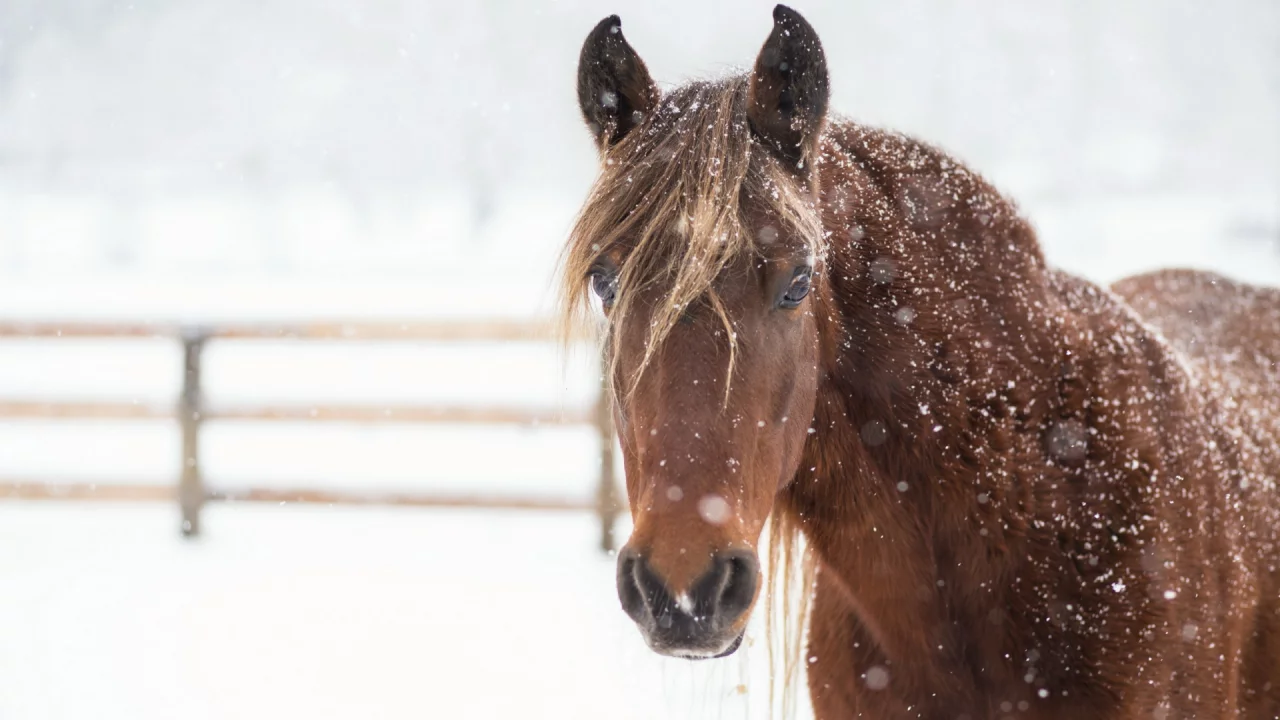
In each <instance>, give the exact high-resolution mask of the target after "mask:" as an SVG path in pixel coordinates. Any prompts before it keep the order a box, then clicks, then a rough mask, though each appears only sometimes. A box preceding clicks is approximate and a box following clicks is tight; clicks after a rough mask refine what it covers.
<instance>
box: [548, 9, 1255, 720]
mask: <svg viewBox="0 0 1280 720" xmlns="http://www.w3.org/2000/svg"><path fill="white" fill-rule="evenodd" d="M780 12H781V11H775V20H776V21H777V24H776V25H775V35H776V29H777V27H779V26H783V25H785V24H786V23H791V25H790V26H789V27H790V28H791V30H792V31H793V32H792V33H791V34H789V35H788V37H794V36H797V35H798V36H799V37H800V38H801V39H802V41H803V43H809V35H810V34H811V28H808V26H807V24H804V23H803V20H800V21H799V23H800V24H796V20H794V18H798V16H796V15H794V13H790V11H787V14H784V15H783V16H782V19H779V17H780V15H779V13H780ZM775 39H776V38H775V36H771V37H770V40H771V41H773V40H775ZM589 42H590V39H589ZM803 43H802V45H803V48H802V49H804V50H805V51H806V52H807V53H809V54H808V55H807V56H805V59H806V63H800V66H801V67H806V68H810V69H812V68H817V69H818V70H819V71H820V72H821V73H823V74H824V75H823V77H824V83H823V84H821V89H822V90H823V92H824V93H825V64H824V63H823V62H822V58H821V49H820V47H818V46H817V44H816V35H812V42H811V43H809V44H807V45H804V44H803ZM765 49H766V50H768V49H769V44H768V42H766V46H765ZM815 53H816V54H815ZM585 55H586V51H585V50H584V56H585ZM760 67H761V63H760V61H758V62H757V70H756V72H755V73H754V74H753V76H752V78H750V79H747V80H734V79H731V80H728V81H725V82H723V83H719V84H694V85H690V86H686V87H684V88H680V89H677V90H675V91H673V92H672V93H671V94H670V95H669V96H668V97H669V98H671V97H674V98H678V102H679V103H680V104H681V105H683V106H684V107H685V108H687V107H689V106H690V104H691V101H693V100H697V101H699V106H700V107H713V108H715V110H714V112H716V113H727V114H728V117H725V118H721V119H722V120H724V121H725V122H723V123H722V124H721V125H718V126H717V127H720V128H721V129H722V130H723V131H724V132H727V133H729V134H730V136H731V138H730V139H733V140H734V142H738V141H739V140H741V138H742V137H747V136H744V135H742V133H751V135H750V140H749V142H746V143H745V147H738V146H737V145H735V144H734V142H730V143H727V144H726V143H721V144H717V145H714V147H717V148H720V151H721V152H727V151H728V150H726V148H733V150H732V151H733V152H744V153H747V154H746V155H745V160H743V159H742V158H736V159H731V158H723V157H721V158H715V157H708V156H707V155H705V154H702V155H697V154H694V155H689V156H681V155H676V156H670V155H665V156H654V155H653V153H654V152H656V151H657V149H658V148H662V147H667V146H666V145H664V144H663V142H664V140H663V139H664V138H667V137H669V136H668V135H666V133H671V132H672V131H673V127H675V126H674V125H673V124H672V123H671V122H670V121H669V120H663V119H662V117H661V116H662V113H661V112H660V111H659V112H655V113H652V114H651V115H650V116H647V117H646V119H644V121H643V122H641V123H640V124H639V125H638V126H637V127H636V128H635V130H634V131H632V133H631V134H630V135H628V136H625V137H623V138H621V139H620V142H619V143H618V144H617V146H616V149H611V147H610V146H607V145H606V146H605V147H603V148H602V150H603V151H604V160H605V171H604V175H603V176H602V179H601V181H600V183H598V184H597V187H596V189H595V190H594V191H593V200H591V201H589V203H588V207H587V208H586V209H584V213H583V218H582V219H581V220H580V222H579V226H578V228H577V230H576V231H575V240H574V241H573V243H572V244H571V246H570V249H569V251H568V253H567V260H566V268H567V269H568V272H567V275H566V282H567V283H568V286H569V290H568V296H569V298H570V299H571V300H574V301H580V300H581V299H582V296H583V294H582V292H581V290H580V288H581V287H582V283H583V278H584V276H586V275H588V274H590V273H592V272H595V271H596V270H593V268H599V267H601V266H602V264H605V265H610V266H612V267H615V268H617V271H618V275H619V278H620V282H619V285H618V297H619V300H618V302H619V305H618V306H616V307H615V309H614V311H613V312H614V313H615V314H613V315H611V318H610V329H609V343H608V347H609V352H610V353H611V355H612V358H613V364H614V376H615V383H621V384H622V385H629V386H630V388H631V391H630V392H628V393H624V394H623V395H621V396H620V397H619V402H618V404H617V412H616V414H617V420H618V428H619V436H620V439H621V441H622V449H623V457H624V461H625V466H626V476H627V489H628V496H629V498H630V500H631V508H632V514H633V517H634V518H635V523H636V525H635V533H634V534H633V536H632V538H631V540H630V542H629V543H628V546H629V548H631V549H632V550H633V551H635V552H637V553H641V554H642V555H643V556H644V557H646V558H647V559H648V562H649V564H650V566H652V568H653V570H654V571H655V572H656V573H657V574H658V575H659V576H660V577H661V578H662V579H663V582H664V583H665V585H666V587H667V588H668V589H669V591H670V592H671V593H673V594H675V593H678V592H680V591H682V590H683V589H685V588H688V587H689V586H690V584H691V583H692V582H693V581H694V579H695V578H697V577H699V575H700V574H701V573H703V572H704V570H705V567H706V565H707V563H708V557H710V556H711V555H712V554H713V553H715V552H719V551H722V550H725V549H726V548H752V549H754V547H755V546H756V544H757V542H758V539H759V536H760V532H761V528H762V527H763V525H764V522H765V519H766V517H767V516H768V515H769V514H770V513H771V512H772V513H773V514H774V516H775V519H777V520H778V521H780V522H782V523H785V524H794V525H796V526H798V527H800V528H801V529H802V531H803V533H804V535H805V538H806V540H807V542H808V544H809V546H810V548H811V549H812V551H813V553H814V556H815V558H816V562H817V570H818V575H817V585H816V591H815V595H814V597H813V608H812V613H811V616H810V625H809V648H808V650H807V651H806V653H805V656H806V657H808V658H810V662H809V664H808V674H809V687H810V692H811V696H812V699H813V705H814V708H815V711H816V713H817V716H818V717H819V718H821V719H823V720H829V719H833V718H853V717H870V718H896V717H921V718H957V717H969V718H971V719H973V720H977V719H979V718H989V717H1002V716H1006V715H1007V716H1012V717H1035V718H1077V717H1081V718H1083V717H1089V718H1134V719H1136V718H1152V717H1154V718H1165V719H1170V718H1191V717H1197V718H1215V717H1221V718H1227V717H1246V718H1274V717H1277V715H1278V714H1280V570H1277V563H1278V562H1280V546H1278V544H1277V543H1278V541H1280V538H1278V537H1277V533H1278V530H1277V528H1278V527H1280V490H1277V488H1276V481H1277V479H1280V399H1278V395H1277V390H1276V387H1277V380H1280V293H1277V292H1276V291H1271V290H1262V289H1258V288H1249V287H1245V286H1241V285H1237V284H1234V283H1231V282H1230V281H1227V280H1225V279H1222V278H1217V277H1215V276H1211V275H1207V274H1200V273H1191V272H1183V273H1165V274H1156V275H1151V276H1144V277H1140V278H1134V279H1131V280H1127V281H1124V282H1122V283H1119V284H1118V285H1117V286H1116V288H1115V292H1116V293H1117V294H1112V293H1110V292H1108V291H1105V290H1102V289H1099V288H1098V287H1096V286H1094V285H1092V284H1090V283H1088V282H1085V281H1083V280H1080V279H1077V278H1074V277H1071V276H1069V275H1066V274H1063V273H1060V272H1057V271H1054V270H1052V269H1049V268H1047V267H1046V265H1045V262H1044V259H1043V256H1042V254H1041V252H1040V249H1039V247H1038V244H1037V242H1036V239H1035V235H1034V233H1033V231H1032V230H1031V228H1030V226H1029V225H1028V224H1027V223H1026V222H1025V221H1024V220H1023V219H1022V218H1021V217H1020V216H1019V215H1018V213H1017V211H1016V209H1015V208H1014V207H1013V205H1012V204H1011V203H1010V202H1008V201H1007V200H1005V199H1004V198H1003V197H1001V196H1000V194H999V193H997V192H996V191H995V190H994V189H992V188H991V187H990V186H989V185H988V184H987V183H986V182H985V181H983V180H982V179H981V178H980V177H978V176H977V175H976V174H974V173H972V172H971V171H969V170H967V169H966V168H964V167H963V166H962V165H960V164H959V163H958V162H956V161H955V160H953V159H951V158H948V157H947V156H946V155H944V154H942V153H941V152H939V151H937V150H935V149H933V148H931V147H929V146H927V145H924V144H922V143H919V142H917V141H914V140H911V139H909V138H906V137H903V136H901V135H897V134H894V133H887V132H882V131H878V130H872V129H868V128H865V127H861V126H858V125H856V124H853V123H849V122H825V121H823V118H822V117H821V113H820V112H819V113H818V116H819V117H818V119H819V122H817V123H816V124H814V123H813V122H812V117H813V115H812V112H811V110H812V108H813V107H814V105H810V106H809V107H808V108H806V107H805V106H803V104H802V105H801V106H800V107H798V108H793V109H791V110H788V112H793V113H794V115H795V117H796V118H798V120H797V122H795V123H794V124H792V125H785V124H782V125H779V124H778V123H777V122H774V120H769V118H765V119H766V120H769V122H757V116H758V115H759V114H760V113H761V112H764V111H769V112H772V111H773V108H774V106H768V107H766V108H765V110H764V111H762V110H761V109H760V108H758V107H757V104H756V103H754V102H750V103H749V102H747V98H754V97H758V96H759V95H758V94H753V92H754V90H753V88H756V87H757V86H760V85H761V83H766V84H767V85H768V87H771V88H774V89H775V90H776V89H777V88H779V87H781V88H782V89H783V91H784V96H785V92H786V89H787V87H788V83H795V82H799V83H800V84H801V85H802V86H803V87H807V88H811V89H812V88H817V87H819V84H816V83H815V82H813V79H812V78H808V79H807V80H806V79H805V78H794V77H782V78H781V79H779V78H778V77H773V78H764V79H763V80H762V79H761V77H760V75H759V69H760ZM646 77H647V76H646ZM587 95H588V96H591V93H587ZM792 97H794V96H792ZM820 99H821V103H820V104H821V107H822V108H825V95H823V96H822V97H821V98H820ZM784 105H785V104H784ZM777 107H783V105H778V106H777ZM584 112H587V111H586V110H584ZM587 114H588V115H589V113H587ZM743 119H746V120H749V122H745V123H744V122H743ZM775 120H776V119H775ZM704 125H705V123H695V124H693V125H692V126H691V127H692V128H694V129H695V130H693V131H696V128H699V127H703V126H704ZM748 126H749V128H750V129H747V127H748ZM771 127H774V128H787V127H789V128H791V129H792V130H795V131H797V132H799V133H800V136H799V138H798V141H797V142H796V143H795V144H794V145H792V146H793V147H799V148H805V147H809V146H812V147H813V148H815V151H814V156H813V157H814V161H813V162H808V163H806V162H799V163H794V156H793V155H791V154H790V153H789V152H786V151H784V150H783V149H780V147H782V146H783V145H785V143H780V142H779V137H778V136H777V135H776V133H775V135H774V136H771V137H760V135H761V133H766V134H767V133H769V132H771V131H770V130H769V128H771ZM734 133H737V134H736V135H735V134H734ZM633 137H634V138H643V137H647V138H649V141H648V143H647V144H641V143H640V142H639V141H638V140H637V141H635V142H634V143H633V139H632V138H633ZM788 141H789V140H788ZM682 142H685V143H686V145H685V146H683V147H687V148H690V149H693V150H698V149H701V150H703V151H705V150H706V149H707V148H708V147H711V145H708V144H705V143H703V144H693V145H688V143H689V142H690V141H689V139H688V138H685V139H684V140H683V141H682ZM655 157H657V158H660V159H661V161H662V162H667V163H671V164H674V165H678V166H680V167H681V168H684V169H685V171H687V170H688V169H690V168H705V167H707V166H708V164H709V163H710V164H712V165H714V163H713V161H725V160H733V161H734V162H739V161H741V162H745V163H746V165H745V167H746V168H748V171H747V172H744V173H743V174H742V176H741V178H748V177H763V176H764V175H763V173H764V172H766V171H767V172H768V177H770V178H772V183H773V185H772V186H778V185H784V186H786V187H788V188H791V189H792V191H791V192H790V194H789V195H787V197H786V198H785V199H783V200H781V201H779V200H778V198H777V196H772V195H770V194H769V193H767V192H766V191H765V189H764V188H765V185H762V184H759V183H756V184H753V183H751V182H748V181H746V180H744V179H741V178H739V179H738V180H735V181H733V182H735V183H736V185H731V186H729V187H728V189H732V190H734V191H735V192H736V193H738V195H736V196H735V197H737V198H738V200H739V204H738V207H737V209H736V210H735V211H734V213H733V217H731V218H729V219H728V221H726V222H725V223H721V224H719V225H716V227H719V228H720V229H721V230H722V231H726V232H737V233H740V234H741V236H742V238H740V239H738V240H734V241H733V242H732V243H731V246H732V251H731V252H726V253H725V254H723V255H719V256H717V257H716V258H715V260H714V264H712V265H708V264H706V263H708V262H709V261H708V260H707V259H706V257H705V254H704V253H693V254H692V255H690V254H689V253H686V252H685V250H686V249H687V248H689V247H696V246H698V245H699V243H701V242H704V241H705V240H706V238H705V237H703V236H701V235H699V234H698V233H699V231H698V230H697V229H696V228H698V227H702V226H700V225H699V224H698V223H696V222H695V223H694V228H695V230H694V231H693V236H692V237H681V236H680V234H679V233H676V232H673V231H672V230H670V229H669V228H670V227H671V224H672V222H673V220H674V219H675V218H674V215H675V214H676V213H673V212H671V211H670V210H669V208H670V207H672V206H673V205H672V202H671V201H667V202H665V203H664V202H656V201H655V202H652V203H649V204H643V203H640V202H637V201H635V200H634V199H629V200H626V201H625V202H622V203H621V204H620V205H618V206H610V205H609V203H608V202H604V201H602V200H600V198H618V197H622V198H647V197H661V196H666V197H668V198H670V196H671V195H672V194H678V193H680V192H681V190H680V186H679V185H678V184H676V185H673V184H672V183H673V182H674V181H672V180H671V178H672V177H677V178H678V177H685V176H686V175H684V174H683V172H684V171H680V170H676V171H671V172H669V173H667V174H665V175H657V174H653V173H652V172H649V171H647V170H646V169H645V168H646V167H648V165H646V164H650V165H651V164H652V163H654V162H655ZM753 168H759V170H758V171H757V170H753ZM783 171H785V172H786V173H788V174H787V175H782V174H780V173H782V172H783ZM664 178H665V179H664ZM637 183H640V186H639V187H638V188H636V187H628V185H631V186H634V185H636V184H637ZM724 190H726V188H725V187H718V188H717V189H716V190H715V193H712V195H715V194H716V193H722V192H723V191H724ZM677 205H678V203H677ZM664 208H667V209H664ZM809 212H816V214H817V217H819V218H820V221H821V226H822V228H823V229H824V231H823V237H822V239H821V240H822V247H821V249H820V252H818V253H816V254H815V255H814V257H815V261H816V272H815V282H814V288H813V291H812V293H811V294H810V296H809V297H808V298H807V299H806V300H805V301H804V304H803V305H802V306H801V307H800V308H798V309H796V310H781V309H776V308H775V307H774V306H773V305H772V303H773V299H774V298H775V297H776V295H777V293H778V292H779V291H777V288H778V287H785V283H786V278H788V277H790V275H789V274H788V273H790V272H791V268H793V267H796V266H797V264H798V263H803V258H804V257H805V256H807V255H808V254H809V252H810V248H811V246H812V243H813V238H812V237H811V236H810V235H808V234H806V232H805V227H806V224H805V223H803V222H795V221H794V220H793V218H795V217H804V216H805V215H806V214H807V213H809ZM619 224H620V226H621V227H622V229H621V230H618V231H616V232H614V231H613V230H612V229H611V228H616V227H619ZM711 225H712V224H710V223H709V224H705V226H706V227H710V226H711ZM636 228H642V230H640V231H637V230H636ZM765 230H769V231H770V232H768V233H765V232H764V231H765ZM763 236H767V238H768V240H767V241H764V240H761V238H762V237H763ZM593 238H595V240H594V241H593ZM654 238H658V239H654ZM655 249H662V250H663V252H665V253H666V255H664V254H663V252H656V250H655ZM672 258H676V260H673V259H672ZM673 263H681V264H688V263H694V264H699V263H701V264H700V265H698V267H696V268H694V275H692V276H687V277H696V278H698V283H696V284H694V285H693V286H690V285H683V286H680V285H679V282H678V281H677V280H675V278H676V277H679V276H680V270H679V269H678V268H677V270H675V271H673V270H672V269H671V268H672V267H673ZM681 267H683V265H682V266H681ZM780 277H781V278H782V279H781V280H780V279H779V278H780ZM779 283H781V285H779ZM575 288H577V289H575ZM676 294H679V297H689V298H692V299H691V300H689V301H687V302H683V303H681V309H680V312H679V313H677V314H676V315H675V319H674V320H668V318H670V313H669V307H670V303H671V298H672V297H673V295H676ZM1117 295H1118V296H1117ZM1126 301H1127V302H1128V303H1129V304H1126ZM623 302H626V303H628V304H627V305H626V307H627V312H626V314H625V316H624V317H621V318H620V317H619V316H618V315H617V314H616V311H617V309H618V308H621V307H622V305H621V303H623ZM655 318H657V319H659V320H660V322H659V323H657V324H658V325H660V326H661V327H662V330H661V332H660V333H656V334H655V332H654V331H653V328H654V327H655V322H654V320H655ZM731 355H733V356H734V357H735V358H736V359H735V360H734V361H733V363H732V364H731V363H730V356H731ZM730 378H731V379H732V381H733V383H734V385H733V389H732V392H728V393H727V395H726V389H727V383H728V381H729V380H730ZM622 385H620V386H622ZM810 419H811V420H810ZM673 487H674V488H678V489H679V492H678V493H672V492H671V488H673ZM708 496H715V497H719V498H724V499H727V500H728V501H729V506H730V507H731V508H732V510H733V513H732V515H731V517H730V518H729V519H727V520H726V521H724V522H711V521H708V520H707V519H706V515H705V514H704V513H702V512H701V511H700V509H699V505H698V500H699V499H700V498H705V497H708ZM743 623H745V617H744V618H742V619H741V620H740V621H738V622H737V624H736V625H735V629H740V627H741V625H742V624H743Z"/></svg>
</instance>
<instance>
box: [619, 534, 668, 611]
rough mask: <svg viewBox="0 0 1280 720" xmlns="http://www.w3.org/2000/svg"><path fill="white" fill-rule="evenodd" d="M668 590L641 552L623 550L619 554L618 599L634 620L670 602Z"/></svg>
mask: <svg viewBox="0 0 1280 720" xmlns="http://www.w3.org/2000/svg"><path fill="white" fill-rule="evenodd" d="M666 598H667V595H666V590H665V589H664V588H663V586H662V582H661V581H660V580H658V578H657V576H655V575H654V574H653V571H652V570H650V569H649V567H648V564H647V563H646V562H645V560H644V558H643V557H641V556H640V555H639V553H637V552H635V551H634V550H623V551H622V552H621V553H619V554H618V599H619V600H620V601H621V602H622V609H623V610H624V611H625V612H626V613H627V615H629V616H631V619H632V620H635V621H636V622H640V621H641V619H642V618H644V617H646V616H650V615H653V614H654V608H655V607H658V606H662V605H664V604H669V603H668V601H667V599H666Z"/></svg>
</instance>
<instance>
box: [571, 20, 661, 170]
mask: <svg viewBox="0 0 1280 720" xmlns="http://www.w3.org/2000/svg"><path fill="white" fill-rule="evenodd" d="M578 105H579V106H580V107H581V108H582V117H583V118H585V119H586V121H587V127H588V128H589V129H590V130H591V134H592V135H594V136H595V138H596V144H597V145H598V146H599V147H600V149H601V150H605V149H608V148H609V147H611V146H613V145H614V144H616V143H617V142H618V141H619V140H621V139H622V138H623V136H625V135H626V134H627V133H628V132H630V131H631V130H632V129H633V128H635V126H637V125H639V124H640V122H641V120H643V119H644V116H645V115H647V114H648V113H649V112H651V111H652V110H653V109H654V108H655V107H656V106H657V105H658V87H657V86H656V85H654V84H653V79H652V78H650V77H649V69H648V68H646V67H645V66H644V61H642V60H641V59H640V56H639V55H637V54H636V51H635V50H633V49H631V45H629V44H627V40H626V38H624V37H622V20H620V19H619V18H618V16H617V15H610V16H609V17H607V18H605V19H603V20H601V21H600V23H599V24H598V25H596V27H595V29H594V30H592V31H591V34H590V35H587V40H586V42H584V43H583V44H582V55H581V56H579V58H578Z"/></svg>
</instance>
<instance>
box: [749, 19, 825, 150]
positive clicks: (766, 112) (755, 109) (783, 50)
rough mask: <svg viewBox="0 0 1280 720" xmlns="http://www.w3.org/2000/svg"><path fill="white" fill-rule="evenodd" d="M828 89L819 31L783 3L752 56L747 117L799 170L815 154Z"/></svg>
mask: <svg viewBox="0 0 1280 720" xmlns="http://www.w3.org/2000/svg"><path fill="white" fill-rule="evenodd" d="M830 95H831V89H830V83H829V80H828V79H827V56H826V54H825V53H824V52H823V50H822V43H821V42H819V41H818V33H817V31H815V30H814V29H813V26H812V25H810V24H809V22H808V21H807V20H805V19H804V18H803V17H801V16H800V13H798V12H796V11H795V10H792V9H791V8H789V7H787V6H786V5H779V6H777V7H775V8H774V9H773V32H771V33H769V37H768V39H766V40H765V41H764V47H762V48H760V56H759V57H758V58H756V66H755V69H754V70H752V72H751V84H750V86H749V89H748V90H747V119H748V120H750V121H751V129H752V130H753V131H755V133H756V136H757V137H759V138H760V139H761V140H763V141H764V142H765V144H767V145H769V146H770V147H771V148H772V149H773V150H774V151H775V152H777V153H778V155H780V156H781V157H782V159H783V160H787V161H789V162H792V163H795V164H796V165H797V166H800V167H803V165H804V161H805V159H806V158H809V157H810V156H812V155H813V153H814V152H815V151H816V150H817V146H818V136H819V135H821V133H822V122H823V120H824V119H825V118H826V116H827V100H828V99H829V98H830Z"/></svg>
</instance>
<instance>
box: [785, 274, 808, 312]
mask: <svg viewBox="0 0 1280 720" xmlns="http://www.w3.org/2000/svg"><path fill="white" fill-rule="evenodd" d="M812 286H813V268H810V267H802V268H796V274H795V277H793V278H791V286H790V287H788V288H787V291H786V292H785V293H783V295H782V301H781V302H779V303H778V305H779V306H780V307H784V308H788V309H789V308H794V307H799V306H800V301H802V300H804V298H805V296H806V295H808V294H809V289H810V288H811V287H812Z"/></svg>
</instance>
